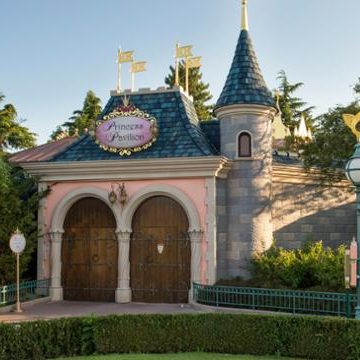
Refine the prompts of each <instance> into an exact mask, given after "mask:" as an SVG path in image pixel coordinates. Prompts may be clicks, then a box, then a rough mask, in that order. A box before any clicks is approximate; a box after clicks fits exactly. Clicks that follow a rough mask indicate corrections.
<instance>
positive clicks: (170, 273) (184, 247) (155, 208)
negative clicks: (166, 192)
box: [130, 196, 191, 303]
mask: <svg viewBox="0 0 360 360" xmlns="http://www.w3.org/2000/svg"><path fill="white" fill-rule="evenodd" d="M132 226H133V235H132V239H131V246H130V264H131V271H130V281H131V290H132V300H133V301H134V302H148V303H187V302H188V292H189V289H190V257H191V246H190V240H189V237H188V228H189V224H188V219H187V216H186V214H185V212H184V210H183V208H182V207H181V206H180V205H179V204H178V203H177V202H176V201H174V200H173V199H171V198H168V197H166V196H155V197H152V198H149V199H148V200H146V201H145V202H143V203H142V204H141V205H140V206H139V208H138V209H137V211H136V212H135V214H134V217H133V224H132Z"/></svg>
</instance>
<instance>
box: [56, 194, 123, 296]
mask: <svg viewBox="0 0 360 360" xmlns="http://www.w3.org/2000/svg"><path fill="white" fill-rule="evenodd" d="M115 229H116V220H115V218H114V215H113V214H112V212H111V210H110V209H109V207H108V206H107V205H106V204H105V203H103V202H102V201H101V200H98V199H95V198H85V199H82V200H79V201H78V202H76V203H75V204H74V205H73V206H72V207H71V208H70V210H69V212H68V213H67V215H66V218H65V222H64V230H65V232H64V236H63V241H62V284H63V291H64V299H65V300H77V301H115V289H116V284H117V258H118V245H117V241H116V234H115Z"/></svg>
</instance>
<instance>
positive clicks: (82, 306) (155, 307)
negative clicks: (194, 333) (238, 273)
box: [0, 301, 210, 322]
mask: <svg viewBox="0 0 360 360" xmlns="http://www.w3.org/2000/svg"><path fill="white" fill-rule="evenodd" d="M22 309H23V312H22V313H15V312H13V311H8V312H4V313H0V322H18V321H30V320H48V319H55V318H61V317H76V316H84V315H92V314H95V315H110V314H183V313H196V312H204V311H207V310H201V309H200V308H196V307H193V306H192V305H189V304H184V305H180V304H142V303H131V304H116V303H94V302H78V301H59V302H42V303H37V304H32V305H23V306H22ZM208 311H210V310H208Z"/></svg>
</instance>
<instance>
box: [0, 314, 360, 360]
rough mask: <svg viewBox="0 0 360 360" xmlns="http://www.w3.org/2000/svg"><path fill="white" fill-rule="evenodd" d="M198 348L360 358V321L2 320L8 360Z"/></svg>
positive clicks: (3, 355) (1, 355)
mask: <svg viewBox="0 0 360 360" xmlns="http://www.w3.org/2000/svg"><path fill="white" fill-rule="evenodd" d="M194 351H203V352H217V353H227V354H253V355H282V356H289V357H301V358H305V359H320V360H322V359H327V360H328V359H336V360H343V359H344V360H345V359H346V360H351V359H354V360H355V359H359V358H360V357H359V354H360V322H359V321H355V320H345V319H337V318H335V319H332V318H317V317H301V316H284V315H280V316H268V315H247V314H220V313H212V314H209V313H207V314H181V315H119V316H117V315H114V316H107V317H90V318H89V317H88V318H77V319H59V320H54V321H36V322H27V323H20V324H0V359H1V360H15V359H16V360H25V359H49V358H56V357H60V356H63V357H64V356H69V357H70V356H74V355H87V354H91V353H100V354H108V353H174V352H194Z"/></svg>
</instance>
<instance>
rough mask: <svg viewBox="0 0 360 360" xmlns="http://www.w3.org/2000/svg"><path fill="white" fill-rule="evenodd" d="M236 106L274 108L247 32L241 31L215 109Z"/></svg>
mask: <svg viewBox="0 0 360 360" xmlns="http://www.w3.org/2000/svg"><path fill="white" fill-rule="evenodd" d="M236 104H257V105H266V106H272V107H275V103H274V99H273V96H272V94H271V92H270V90H269V89H268V88H267V86H266V84H265V81H264V78H263V76H262V74H261V70H260V67H259V64H258V61H257V58H256V55H255V51H254V49H253V45H252V42H251V38H250V35H249V32H248V31H247V30H242V31H241V33H240V37H239V41H238V44H237V47H236V51H235V56H234V59H233V62H232V65H231V68H230V72H229V75H228V77H227V80H226V83H225V86H224V88H223V91H222V93H221V95H220V97H219V100H218V101H217V103H216V106H215V109H218V108H221V107H224V106H227V105H236Z"/></svg>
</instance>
